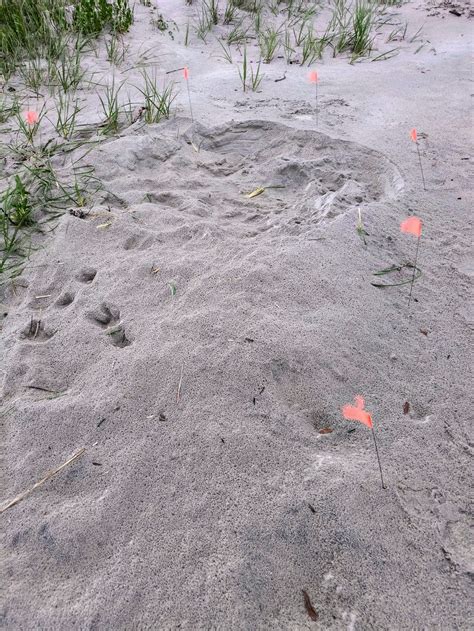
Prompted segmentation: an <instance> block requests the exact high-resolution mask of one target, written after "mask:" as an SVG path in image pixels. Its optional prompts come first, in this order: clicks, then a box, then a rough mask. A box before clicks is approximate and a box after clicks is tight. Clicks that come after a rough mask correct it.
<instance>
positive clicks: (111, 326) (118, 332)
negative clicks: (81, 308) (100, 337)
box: [87, 302, 131, 348]
mask: <svg viewBox="0 0 474 631" xmlns="http://www.w3.org/2000/svg"><path fill="white" fill-rule="evenodd" d="M87 317H88V318H89V320H91V321H92V322H93V323H94V324H96V325H98V326H100V327H101V328H103V329H104V330H105V331H104V332H105V334H106V335H107V336H108V337H109V338H110V341H111V342H112V344H113V345H114V346H118V347H119V348H125V346H130V344H131V341H130V340H129V338H128V337H127V335H126V333H125V327H124V326H123V324H122V323H121V322H120V311H119V310H118V309H117V307H114V306H113V305H108V304H106V303H105V302H103V303H102V304H101V305H100V307H99V308H97V309H95V310H94V311H90V312H89V313H88V314H87Z"/></svg>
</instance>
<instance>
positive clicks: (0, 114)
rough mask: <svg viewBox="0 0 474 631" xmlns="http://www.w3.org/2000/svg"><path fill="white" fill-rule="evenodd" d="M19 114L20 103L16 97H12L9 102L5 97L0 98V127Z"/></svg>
mask: <svg viewBox="0 0 474 631" xmlns="http://www.w3.org/2000/svg"><path fill="white" fill-rule="evenodd" d="M19 112H20V103H19V101H18V99H17V97H16V96H15V97H13V100H12V101H9V100H8V98H7V97H6V96H1V97H0V125H2V124H3V123H6V122H7V120H8V119H9V118H10V116H14V115H17V114H18V113H19Z"/></svg>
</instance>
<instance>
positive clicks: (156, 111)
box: [138, 70, 176, 124]
mask: <svg viewBox="0 0 474 631" xmlns="http://www.w3.org/2000/svg"><path fill="white" fill-rule="evenodd" d="M142 77H143V80H144V86H143V87H142V88H140V87H138V90H139V91H140V92H141V94H142V95H143V97H144V99H145V103H144V106H143V107H144V120H145V122H146V123H148V124H151V123H159V122H160V121H161V120H162V119H163V118H169V117H170V114H171V105H172V103H173V101H174V99H175V98H176V95H175V94H174V86H173V84H172V83H170V84H168V85H165V86H164V87H163V90H160V89H159V88H158V85H157V79H156V75H149V74H148V73H147V71H146V70H144V71H143V73H142Z"/></svg>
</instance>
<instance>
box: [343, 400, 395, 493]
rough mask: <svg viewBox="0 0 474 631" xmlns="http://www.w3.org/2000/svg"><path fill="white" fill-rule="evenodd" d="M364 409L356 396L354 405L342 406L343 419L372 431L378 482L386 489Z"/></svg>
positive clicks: (375, 443) (371, 427)
mask: <svg viewBox="0 0 474 631" xmlns="http://www.w3.org/2000/svg"><path fill="white" fill-rule="evenodd" d="M364 407H365V401H364V397H362V396H361V395H360V394H358V395H356V397H355V405H350V404H348V405H344V406H343V408H342V415H343V416H344V418H345V419H347V420H349V421H359V423H362V424H363V425H366V426H367V427H368V428H369V429H370V430H371V431H372V437H373V439H374V445H375V454H376V456H377V462H378V463H379V471H380V480H381V481H382V488H383V489H386V488H387V487H386V486H385V483H384V481H383V473H382V465H381V464H380V457H379V450H378V447H377V440H376V439H375V432H374V424H373V422H372V416H371V415H370V414H369V412H367V411H366V410H364Z"/></svg>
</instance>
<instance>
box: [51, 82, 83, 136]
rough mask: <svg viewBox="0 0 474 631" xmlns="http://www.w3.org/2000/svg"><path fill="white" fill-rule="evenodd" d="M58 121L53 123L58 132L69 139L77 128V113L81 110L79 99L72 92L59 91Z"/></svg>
mask: <svg viewBox="0 0 474 631" xmlns="http://www.w3.org/2000/svg"><path fill="white" fill-rule="evenodd" d="M55 105H56V121H55V122H54V123H53V124H54V127H55V129H56V131H57V133H58V134H59V135H60V136H61V138H64V139H65V140H69V139H70V138H71V136H72V135H73V134H74V131H75V129H76V119H77V115H78V114H79V112H80V111H81V108H80V107H79V101H78V99H77V97H76V96H75V97H74V99H73V97H72V95H71V93H70V92H59V94H58V96H57V99H56V102H55Z"/></svg>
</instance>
